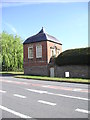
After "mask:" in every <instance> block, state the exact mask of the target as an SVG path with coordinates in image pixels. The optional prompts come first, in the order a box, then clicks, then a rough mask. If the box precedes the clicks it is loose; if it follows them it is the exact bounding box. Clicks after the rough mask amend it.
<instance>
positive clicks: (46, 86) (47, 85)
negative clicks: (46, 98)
mask: <svg viewBox="0 0 90 120" xmlns="http://www.w3.org/2000/svg"><path fill="white" fill-rule="evenodd" d="M50 86H51V85H43V86H42V87H46V88H48V87H50Z"/></svg>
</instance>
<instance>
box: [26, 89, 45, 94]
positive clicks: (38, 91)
mask: <svg viewBox="0 0 90 120" xmlns="http://www.w3.org/2000/svg"><path fill="white" fill-rule="evenodd" d="M26 90H28V91H31V92H36V93H47V91H41V90H34V89H26Z"/></svg>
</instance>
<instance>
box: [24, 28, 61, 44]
mask: <svg viewBox="0 0 90 120" xmlns="http://www.w3.org/2000/svg"><path fill="white" fill-rule="evenodd" d="M41 41H52V42H55V43H58V44H61V43H60V41H59V40H58V39H56V38H55V37H53V36H51V35H49V34H47V33H46V32H45V30H44V29H43V27H42V29H41V30H40V32H39V33H37V34H36V35H33V36H31V37H29V38H27V39H26V40H25V41H24V43H23V44H29V43H34V42H41ZM61 45H62V44H61Z"/></svg>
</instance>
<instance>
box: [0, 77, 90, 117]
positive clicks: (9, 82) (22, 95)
mask: <svg viewBox="0 0 90 120" xmlns="http://www.w3.org/2000/svg"><path fill="white" fill-rule="evenodd" d="M88 93H90V89H88V85H87V84H76V83H64V82H51V81H40V80H31V79H30V80H29V79H20V78H14V77H10V76H0V98H1V100H0V113H1V114H2V116H1V118H26V119H27V118H88V115H89V114H90V111H89V109H88V103H89V101H90V99H89V97H88Z"/></svg>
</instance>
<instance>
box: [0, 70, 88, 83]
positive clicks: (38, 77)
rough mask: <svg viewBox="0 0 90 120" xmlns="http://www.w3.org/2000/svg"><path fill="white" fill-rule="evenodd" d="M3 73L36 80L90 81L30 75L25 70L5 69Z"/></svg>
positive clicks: (86, 80)
mask: <svg viewBox="0 0 90 120" xmlns="http://www.w3.org/2000/svg"><path fill="white" fill-rule="evenodd" d="M0 74H2V75H7V74H11V75H14V77H16V78H24V79H35V80H45V81H57V82H71V83H72V82H74V83H86V84H89V83H90V79H83V78H57V77H46V76H30V75H24V72H14V71H3V72H0Z"/></svg>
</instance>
